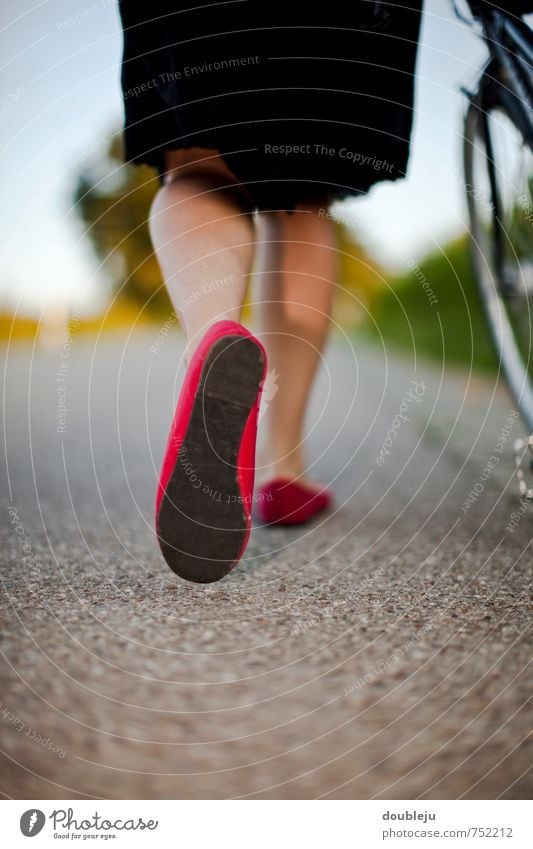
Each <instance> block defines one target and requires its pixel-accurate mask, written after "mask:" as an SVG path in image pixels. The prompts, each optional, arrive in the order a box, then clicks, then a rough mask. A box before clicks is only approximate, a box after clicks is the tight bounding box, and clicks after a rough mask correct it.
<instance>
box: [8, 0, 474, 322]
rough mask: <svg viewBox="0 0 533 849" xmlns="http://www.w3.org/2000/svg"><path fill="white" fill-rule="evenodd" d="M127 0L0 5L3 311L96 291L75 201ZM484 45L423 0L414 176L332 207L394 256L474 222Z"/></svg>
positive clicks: (112, 87)
mask: <svg viewBox="0 0 533 849" xmlns="http://www.w3.org/2000/svg"><path fill="white" fill-rule="evenodd" d="M121 50H122V34H121V29H120V24H119V18H118V12H117V6H116V0H3V2H2V6H1V11H0V56H1V57H3V58H2V60H1V61H0V66H1V67H2V71H1V75H0V80H1V82H0V128H1V134H0V151H1V155H0V176H1V181H0V186H1V188H0V194H1V202H0V227H1V233H2V244H1V248H0V310H2V309H3V308H4V309H5V308H8V307H9V308H13V306H17V305H19V308H22V309H23V310H40V309H41V308H42V307H43V306H45V305H52V306H53V305H54V304H56V303H57V304H61V303H69V304H73V303H81V304H85V305H89V309H90V307H91V305H92V306H93V308H94V305H95V304H97V303H98V299H99V297H101V295H100V293H102V292H103V291H104V289H103V287H102V280H101V277H100V276H99V272H98V268H97V264H96V260H95V258H94V257H93V255H92V253H91V250H90V246H89V245H88V244H87V241H86V239H85V238H84V236H83V232H82V229H81V227H80V224H79V223H78V222H77V220H76V216H75V213H74V212H73V210H72V208H71V207H70V193H71V190H72V187H73V185H74V180H75V173H76V170H77V168H78V167H79V166H80V164H82V163H83V162H84V161H86V160H87V159H89V158H90V157H91V156H94V155H95V153H97V151H98V148H99V147H100V146H103V145H105V144H107V142H108V141H109V139H110V137H111V135H112V134H113V132H115V131H116V130H117V128H118V127H119V126H120V124H121V121H122V102H121V96H120V87H119V73H120V58H121ZM484 56H485V48H484V46H483V44H482V42H481V41H480V40H479V38H478V37H477V36H476V34H475V32H472V31H471V30H470V29H469V28H468V27H466V26H465V25H464V24H462V23H461V22H459V21H458V20H457V18H456V17H455V15H454V12H453V9H452V4H451V2H449V0H426V2H425V11H424V19H423V27H422V38H421V45H420V52H419V56H418V65H417V89H416V112H415V125H414V135H413V146H412V151H411V159H410V166H409V176H408V177H407V179H405V180H403V181H402V182H399V183H394V184H382V185H378V186H376V187H374V189H373V190H372V191H371V193H370V194H369V195H368V196H367V197H365V198H363V199H359V200H357V201H347V202H345V203H343V204H342V206H341V205H338V206H337V207H336V209H335V212H336V213H337V214H341V215H342V216H343V217H345V218H346V220H347V221H348V222H349V223H350V224H351V225H352V226H354V228H355V229H356V233H357V234H358V236H359V238H360V239H361V240H362V241H363V243H365V244H366V245H367V246H368V247H370V248H371V250H372V251H373V252H374V253H375V254H376V256H377V258H378V259H380V260H381V261H382V262H383V263H384V264H386V265H388V266H390V267H392V268H396V269H398V270H401V269H402V267H405V265H406V263H407V262H409V261H411V262H412V261H413V260H415V261H416V259H417V258H418V257H420V256H422V255H423V254H424V253H425V252H427V251H428V250H431V249H432V247H434V246H435V245H438V244H442V243H443V242H445V241H446V240H447V239H449V238H450V237H452V236H453V235H454V234H456V233H458V232H461V231H462V230H463V229H464V227H465V206H464V199H463V193H462V191H461V159H460V156H461V124H462V115H463V112H464V97H463V95H462V94H461V92H460V90H459V89H460V86H461V85H466V86H467V87H468V86H469V85H472V84H473V82H474V81H475V79H476V76H477V71H478V69H479V67H480V65H481V63H482V61H483V58H484Z"/></svg>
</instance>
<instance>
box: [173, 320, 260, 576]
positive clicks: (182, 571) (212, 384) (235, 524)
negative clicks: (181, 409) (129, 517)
mask: <svg viewBox="0 0 533 849" xmlns="http://www.w3.org/2000/svg"><path fill="white" fill-rule="evenodd" d="M264 368H265V354H264V351H263V349H262V348H260V347H259V345H258V344H256V342H255V341H254V340H253V339H251V338H249V337H243V336H237V335H235V336H234V335H228V336H224V337H223V338H222V339H219V340H218V341H217V342H215V343H214V344H213V346H212V348H211V350H210V351H209V352H208V354H207V356H206V358H205V361H204V364H203V367H202V371H201V375H200V380H199V382H198V388H197V391H196V395H195V398H194V401H193V406H192V411H191V416H190V420H189V423H188V426H187V430H186V432H185V436H184V439H183V442H182V444H181V446H180V450H179V452H178V455H177V458H176V462H175V465H174V468H173V471H172V472H171V474H170V477H169V480H168V482H167V485H166V487H165V492H164V495H163V498H162V501H161V504H160V508H159V512H158V517H157V535H158V539H159V545H160V547H161V551H162V553H163V556H164V558H165V560H166V562H167V563H168V565H169V566H170V568H171V569H172V570H173V571H174V572H175V573H176V574H177V575H179V576H180V577H181V578H185V579H186V580H188V581H196V582H200V583H210V582H212V581H219V580H220V579H221V578H223V577H224V576H225V575H227V574H228V572H230V571H231V569H232V568H233V567H234V566H235V565H236V563H237V562H238V560H239V558H240V556H241V554H242V552H243V551H244V548H245V546H246V542H247V540H248V536H249V534H250V525H251V520H250V508H251V505H246V504H245V503H244V498H243V493H242V492H241V487H240V484H239V474H238V473H239V469H238V455H239V449H240V446H241V441H242V436H243V432H244V429H245V426H246V423H247V421H248V418H249V416H250V413H251V411H252V409H253V408H254V405H255V404H256V402H257V398H258V395H259V393H260V387H261V381H262V379H263V374H264Z"/></svg>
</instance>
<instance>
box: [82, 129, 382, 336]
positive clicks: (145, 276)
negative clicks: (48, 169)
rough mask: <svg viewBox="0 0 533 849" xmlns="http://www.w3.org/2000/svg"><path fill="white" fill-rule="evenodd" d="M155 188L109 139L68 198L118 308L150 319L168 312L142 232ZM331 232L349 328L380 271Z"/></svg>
mask: <svg viewBox="0 0 533 849" xmlns="http://www.w3.org/2000/svg"><path fill="white" fill-rule="evenodd" d="M158 187H159V181H158V177H157V174H156V172H155V171H154V170H153V169H151V168H148V167H145V166H141V167H135V166H131V165H125V164H124V163H123V161H122V144H121V138H120V135H119V134H115V135H114V136H113V141H112V143H111V144H110V146H109V147H108V149H107V150H105V149H99V150H98V153H97V155H96V156H95V158H94V159H93V160H92V161H91V162H90V163H88V162H84V164H83V167H82V170H81V171H80V173H79V174H78V178H77V184H76V187H75V197H74V201H75V208H76V210H77V213H78V215H79V217H80V218H81V220H82V222H83V224H84V226H85V228H86V233H87V235H88V237H89V238H90V240H91V243H92V246H93V248H94V250H95V253H96V256H97V257H98V259H99V261H100V262H101V263H102V264H103V268H104V269H105V271H106V273H107V274H108V276H109V277H110V279H111V281H112V285H113V289H114V291H115V293H116V294H117V301H118V303H119V305H120V303H122V304H124V305H126V304H127V305H128V306H129V307H131V305H132V304H133V305H134V306H135V307H136V308H137V309H142V310H145V311H146V313H147V315H148V316H149V317H154V318H160V317H161V316H168V314H169V312H170V311H171V310H172V307H171V305H170V302H169V299H168V296H167V294H166V290H165V288H164V286H163V281H162V277H161V273H160V271H159V266H158V263H157V260H156V258H155V256H154V254H153V251H152V246H151V242H150V236H149V232H148V213H149V210H150V205H151V203H152V199H153V197H154V195H155V193H156V192H157V189H158ZM335 226H336V228H337V230H338V245H339V248H340V251H341V253H340V275H339V288H338V289H337V299H336V300H337V302H336V309H335V317H336V320H337V321H339V323H340V324H342V325H344V326H351V325H353V324H356V323H358V322H359V320H360V319H361V317H362V316H363V314H364V311H365V308H366V307H367V306H368V304H369V303H370V301H371V299H372V296H373V294H374V293H375V292H376V290H377V289H379V288H381V286H382V285H383V278H382V271H381V269H380V268H379V266H378V265H377V263H375V262H374V261H373V260H372V259H371V257H369V255H368V253H367V252H366V251H365V250H364V249H363V248H362V247H361V245H359V244H358V242H357V241H356V239H355V238H354V236H353V233H352V231H351V230H349V229H348V228H347V227H345V226H344V225H343V224H341V223H339V222H336V224H335ZM252 297H253V295H252Z"/></svg>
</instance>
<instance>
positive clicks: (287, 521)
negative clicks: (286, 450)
mask: <svg viewBox="0 0 533 849" xmlns="http://www.w3.org/2000/svg"><path fill="white" fill-rule="evenodd" d="M332 501H333V499H332V496H331V493H330V492H329V490H327V489H320V490H315V489H311V488H310V487H307V486H304V485H303V484H301V483H298V481H291V480H288V479H286V478H275V479H274V480H272V481H270V482H269V483H267V484H264V485H263V486H262V487H260V489H259V492H258V495H257V507H258V512H259V515H260V517H261V519H262V521H263V522H265V523H267V524H269V525H302V524H304V522H309V520H310V519H313V518H314V517H315V516H317V515H318V514H319V513H323V512H324V510H327V509H328V508H329V507H330V506H331V504H332Z"/></svg>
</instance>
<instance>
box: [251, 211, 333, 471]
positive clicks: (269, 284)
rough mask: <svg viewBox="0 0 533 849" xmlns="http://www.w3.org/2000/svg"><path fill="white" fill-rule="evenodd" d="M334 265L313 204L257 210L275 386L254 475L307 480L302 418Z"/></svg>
mask: <svg viewBox="0 0 533 849" xmlns="http://www.w3.org/2000/svg"><path fill="white" fill-rule="evenodd" d="M336 271H337V255H336V251H335V233H334V229H333V226H332V222H331V221H330V220H328V219H326V218H325V216H321V215H319V208H318V206H317V207H311V206H306V207H303V206H300V207H298V208H297V210H296V211H295V212H294V213H293V214H292V215H288V214H287V213H269V214H266V215H262V216H260V225H259V244H258V268H257V281H256V282H257V290H256V292H257V295H256V300H257V302H258V303H257V309H258V314H259V331H260V335H261V341H262V342H263V344H264V345H265V347H266V349H267V355H268V362H269V373H270V375H271V379H272V371H273V370H274V369H275V372H276V380H277V386H278V390H277V392H276V394H275V395H274V397H273V398H272V399H271V400H270V402H269V404H268V407H267V409H266V412H265V415H264V419H263V422H264V424H265V426H266V434H265V441H264V449H263V452H262V456H261V457H260V458H259V462H258V467H259V468H258V479H259V481H263V480H267V479H269V478H272V477H284V478H289V479H296V478H298V479H299V480H300V482H304V483H306V484H311V481H309V480H308V479H307V478H306V477H305V468H306V465H305V458H304V452H303V446H302V441H303V427H304V416H305V412H306V407H307V401H308V397H309V393H310V390H311V386H312V383H313V379H314V377H315V374H316V371H317V368H318V365H319V363H320V359H321V353H322V350H323V348H324V344H325V341H326V338H327V333H328V330H329V326H330V317H331V308H332V301H333V289H334V283H335V278H336Z"/></svg>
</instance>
